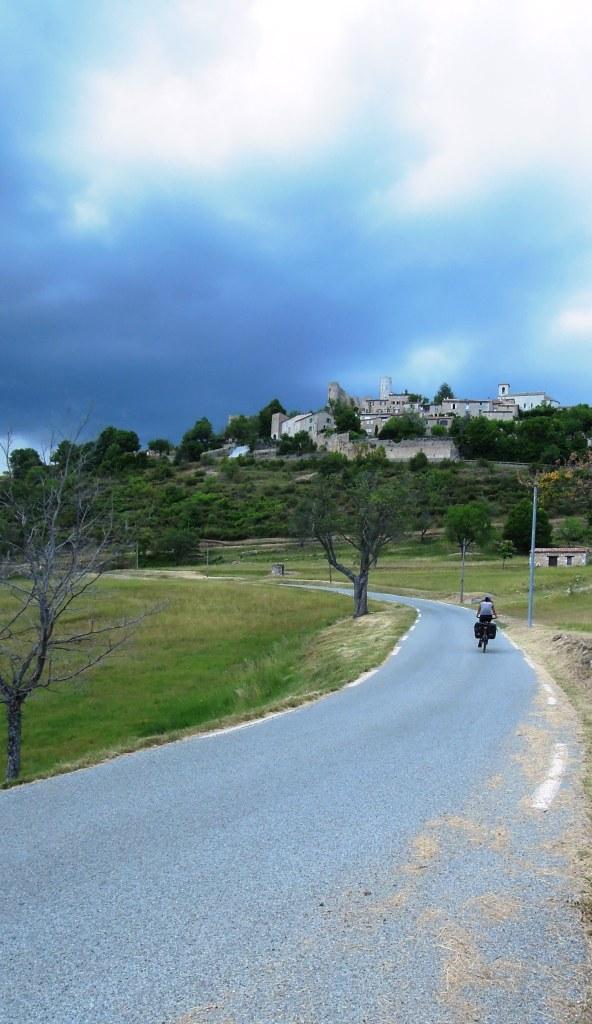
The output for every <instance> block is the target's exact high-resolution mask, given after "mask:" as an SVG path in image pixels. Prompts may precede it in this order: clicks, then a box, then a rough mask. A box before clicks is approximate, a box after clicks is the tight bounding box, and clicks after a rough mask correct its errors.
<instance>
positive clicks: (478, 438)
mask: <svg viewBox="0 0 592 1024" xmlns="http://www.w3.org/2000/svg"><path fill="white" fill-rule="evenodd" d="M498 430H499V427H498V424H497V422H496V421H494V420H488V419H486V417H485V416H471V417H458V416H457V417H456V418H455V419H454V420H453V423H452V429H451V433H452V436H453V438H454V440H455V442H456V445H457V447H458V450H459V452H460V454H461V455H462V457H463V458H464V459H495V458H496V457H497V453H498V448H497V445H498Z"/></svg>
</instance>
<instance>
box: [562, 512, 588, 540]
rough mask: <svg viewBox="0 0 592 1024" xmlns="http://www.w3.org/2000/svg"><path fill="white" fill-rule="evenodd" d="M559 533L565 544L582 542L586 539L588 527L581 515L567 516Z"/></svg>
mask: <svg viewBox="0 0 592 1024" xmlns="http://www.w3.org/2000/svg"><path fill="white" fill-rule="evenodd" d="M558 533H559V536H560V538H561V540H562V541H563V543H564V544H582V543H583V542H584V541H585V540H586V537H587V534H588V528H587V526H586V523H585V522H584V521H583V519H580V517H579V516H567V518H566V519H564V521H563V523H562V525H561V527H560V529H559V531H558Z"/></svg>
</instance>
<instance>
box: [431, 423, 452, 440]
mask: <svg viewBox="0 0 592 1024" xmlns="http://www.w3.org/2000/svg"><path fill="white" fill-rule="evenodd" d="M431 433H432V437H448V427H445V426H443V425H442V424H441V423H434V426H433V427H432V432H431Z"/></svg>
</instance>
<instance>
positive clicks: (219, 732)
mask: <svg viewBox="0 0 592 1024" xmlns="http://www.w3.org/2000/svg"><path fill="white" fill-rule="evenodd" d="M418 618H420V616H419V614H418ZM416 625H417V621H415V622H414V623H413V625H412V626H410V627H409V629H408V630H407V632H406V633H405V636H402V637H401V639H400V640H399V641H398V642H397V644H396V645H395V647H393V649H392V651H391V653H390V654H388V655H387V657H386V658H385V661H388V660H389V658H394V657H395V655H397V654H400V652H401V644H402V642H403V640H406V639H407V637H408V636H409V634H410V633H411V632H412V631H413V630H414V629H415V627H416ZM382 665H384V662H383V663H382ZM382 665H377V666H376V668H371V669H370V670H369V671H368V672H364V673H363V674H362V675H361V676H359V677H358V678H357V679H354V680H353V682H351V683H346V684H345V686H343V687H342V688H341V689H343V690H351V689H352V687H354V686H361V684H362V683H365V682H366V681H367V680H368V679H370V678H371V677H372V676H375V675H376V673H377V672H378V670H379V668H382ZM333 692H334V693H338V692H339V691H338V690H337V691H333ZM331 695H332V694H331V693H327V694H325V696H326V697H330V696H331ZM297 710H298V707H295V708H287V709H286V710H285V711H273V712H272V713H271V714H269V715H263V716H262V717H261V718H253V719H252V720H251V721H250V722H240V723H239V725H229V726H228V728H226V729H214V730H212V732H202V733H197V734H196V735H194V736H188V737H187V739H200V740H208V739H210V738H211V737H212V736H225V735H226V733H228V732H238V731H239V730H240V729H251V728H252V727H253V726H255V725H261V723H262V722H269V721H270V719H272V718H281V717H282V716H283V715H291V714H292V712H293V711H297Z"/></svg>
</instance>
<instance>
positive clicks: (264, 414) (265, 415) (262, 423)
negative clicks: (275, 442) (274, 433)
mask: <svg viewBox="0 0 592 1024" xmlns="http://www.w3.org/2000/svg"><path fill="white" fill-rule="evenodd" d="M276 412H283V413H284V415H285V414H286V410H285V409H284V407H283V405H282V403H281V402H280V400H279V398H272V400H271V402H269V403H268V404H267V405H264V406H263V408H262V409H260V410H259V413H258V421H259V422H258V432H259V437H260V438H263V439H265V440H267V439H268V438H269V437H271V417H272V416H273V414H274V413H276Z"/></svg>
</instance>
